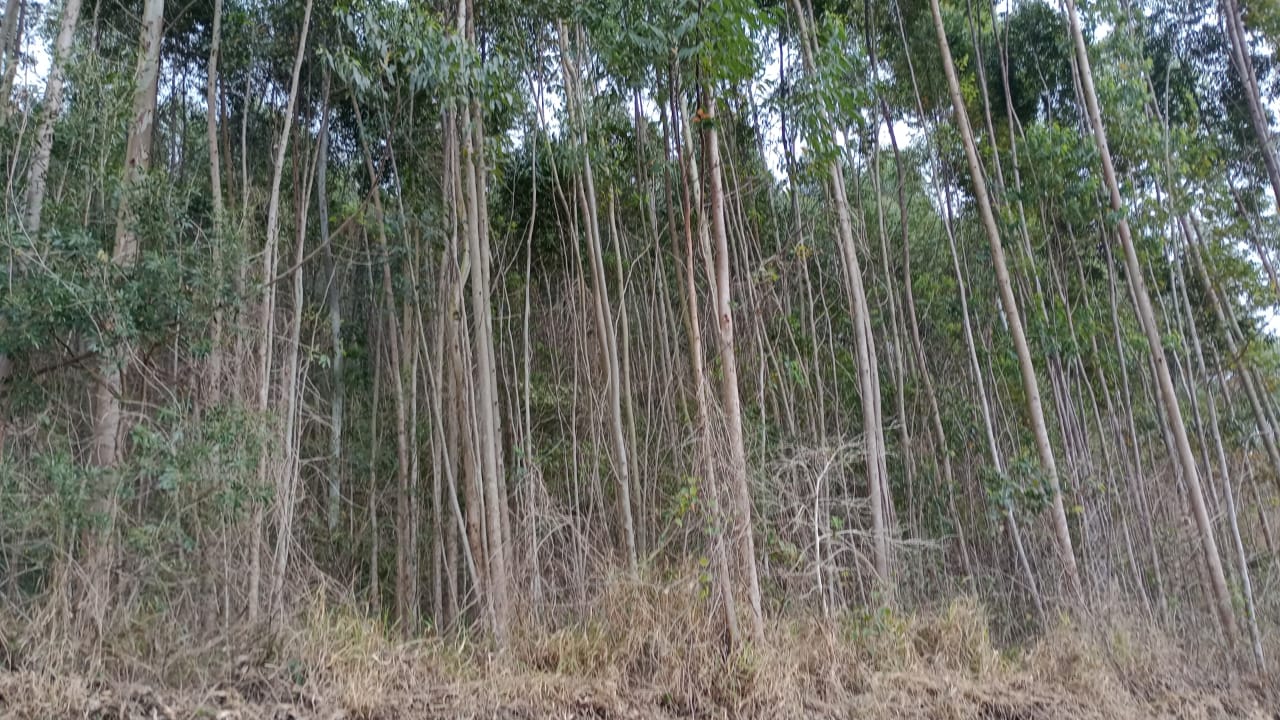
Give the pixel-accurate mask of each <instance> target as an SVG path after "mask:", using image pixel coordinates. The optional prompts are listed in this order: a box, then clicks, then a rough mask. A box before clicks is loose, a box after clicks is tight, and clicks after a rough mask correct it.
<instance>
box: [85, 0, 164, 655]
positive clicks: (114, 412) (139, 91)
mask: <svg viewBox="0 0 1280 720" xmlns="http://www.w3.org/2000/svg"><path fill="white" fill-rule="evenodd" d="M72 1H73V2H74V1H75V0H72ZM163 21H164V0H146V3H145V4H144V6H143V9H142V31H141V37H140V40H139V50H138V66H137V75H136V78H135V82H136V84H135V86H134V95H133V115H132V122H131V123H130V125H129V137H128V142H127V144H126V149H125V168H124V179H123V182H122V194H121V201H120V208H119V212H118V214H117V217H116V236H115V247H114V249H113V251H112V255H111V262H112V264H113V265H115V266H116V267H117V268H118V269H120V270H121V271H124V272H128V271H130V270H132V269H133V267H134V266H135V265H136V264H137V261H138V235H137V233H136V232H135V230H134V227H133V225H134V222H135V218H134V216H133V211H132V209H131V206H130V197H129V195H130V193H131V192H134V191H135V189H136V188H137V186H138V185H139V183H140V182H141V181H142V179H143V177H144V176H145V174H146V172H147V170H148V169H149V168H150V167H151V135H152V129H153V126H154V123H155V111H156V84H157V78H158V77H159V72H160V42H161V39H162V36H163V27H162V25H163ZM131 354H132V349H131V348H130V347H129V346H128V344H127V343H121V344H120V345H119V346H118V347H117V348H115V350H114V351H112V352H111V353H110V355H111V357H108V358H104V360H105V362H104V363H103V365H102V370H101V379H100V381H99V383H98V385H97V386H96V387H95V389H94V396H95V397H94V404H93V437H92V447H91V452H92V455H91V458H92V462H93V464H94V465H96V466H98V467H101V468H113V467H115V466H116V464H117V463H118V462H119V461H120V459H121V452H120V447H119V438H120V425H121V412H120V401H121V395H122V394H123V389H124V383H123V376H124V372H125V366H126V365H127V363H128V360H129V357H130V355H131ZM116 492H117V489H116V488H114V487H111V488H106V489H105V492H104V493H102V494H101V495H100V496H99V497H97V498H95V501H94V502H95V505H96V506H97V511H98V512H99V514H101V515H102V516H105V517H107V518H108V525H107V528H106V529H105V532H104V531H98V532H97V533H93V534H89V535H88V536H87V537H86V544H87V545H89V547H91V548H92V550H91V552H92V557H91V559H90V561H89V591H88V593H87V597H86V598H84V602H85V603H86V607H87V608H88V609H89V612H90V614H91V615H92V617H93V620H94V622H95V623H96V625H97V630H98V632H99V633H101V632H102V625H103V621H104V619H105V613H106V607H107V604H108V602H109V595H110V592H111V589H110V582H111V565H112V564H113V563H114V545H115V542H114V540H113V533H114V528H113V527H112V525H114V523H115V519H116V514H117V512H118V503H117V499H116Z"/></svg>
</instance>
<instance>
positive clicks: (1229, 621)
mask: <svg viewBox="0 0 1280 720" xmlns="http://www.w3.org/2000/svg"><path fill="white" fill-rule="evenodd" d="M1064 3H1065V5H1066V8H1067V19H1068V21H1069V23H1070V26H1071V37H1072V40H1073V42H1074V44H1075V55H1076V61H1077V63H1079V67H1080V81H1081V84H1082V86H1083V91H1084V99H1085V106H1086V108H1087V110H1088V115H1089V124H1090V126H1091V127H1092V128H1093V136H1094V142H1095V143H1096V144H1097V146H1098V154H1099V155H1100V156H1101V159H1102V175H1103V180H1104V181H1105V183H1106V187H1107V191H1108V194H1109V196H1110V201H1111V209H1112V211H1113V212H1115V213H1116V214H1117V215H1118V217H1119V221H1118V223H1117V230H1118V234H1119V236H1120V244H1121V246H1122V247H1123V249H1124V256H1125V273H1126V275H1127V276H1128V279H1129V284H1130V287H1131V288H1132V291H1133V295H1134V298H1135V299H1136V301H1137V303H1136V310H1137V313H1138V319H1139V320H1140V322H1141V323H1142V329H1143V331H1144V332H1145V334H1146V336H1147V344H1148V346H1149V348H1150V352H1151V360H1152V364H1153V365H1154V367H1155V372H1156V383H1157V388H1158V390H1159V397H1160V403H1161V405H1162V406H1163V408H1164V412H1165V416H1166V421H1167V424H1168V427H1169V430H1170V431H1171V432H1172V434H1173V441H1174V445H1175V447H1176V450H1177V458H1178V461H1179V464H1180V465H1181V466H1182V471H1183V477H1184V478H1185V480H1186V484H1187V489H1188V494H1189V496H1190V500H1191V508H1192V514H1193V515H1194V517H1195V521H1196V526H1197V529H1198V530H1199V533H1200V544H1201V547H1202V549H1203V552H1204V555H1205V561H1206V562H1207V563H1208V570H1209V575H1210V578H1209V579H1210V583H1211V585H1212V589H1213V595H1214V607H1215V609H1216V611H1217V617H1218V620H1219V622H1220V623H1221V625H1222V632H1223V634H1224V636H1225V637H1226V638H1227V639H1228V640H1229V641H1230V640H1232V639H1233V638H1234V635H1235V614H1234V611H1233V610H1232V607H1231V594H1230V591H1229V590H1228V589H1227V580H1226V575H1225V574H1224V572H1223V570H1222V559H1221V556H1220V555H1219V554H1218V544H1217V540H1216V539H1215V538H1214V534H1213V525H1212V523H1211V521H1210V519H1209V513H1208V510H1207V509H1206V507H1205V502H1204V494H1203V490H1202V488H1201V483H1200V473H1199V470H1198V469H1197V466H1196V460H1195V455H1194V454H1193V452H1192V450H1191V442H1190V440H1189V439H1188V437H1187V427H1186V424H1185V423H1184V422H1183V420H1182V409H1181V407H1179V404H1178V396H1177V391H1176V390H1175V389H1174V387H1173V378H1172V377H1171V375H1170V374H1169V365H1168V362H1167V360H1166V358H1165V354H1164V346H1163V344H1162V343H1161V340H1160V329H1159V327H1158V326H1157V324H1156V318H1155V312H1154V310H1153V309H1152V306H1151V296H1150V295H1149V294H1148V293H1147V287H1146V283H1145V281H1144V280H1143V277H1142V266H1141V264H1140V263H1139V260H1138V253H1137V250H1136V249H1135V247H1134V244H1133V238H1132V237H1131V235H1130V233H1129V222H1128V220H1127V219H1126V218H1125V216H1124V201H1123V199H1122V198H1121V196H1120V185H1119V182H1118V181H1117V179H1116V173H1115V168H1114V166H1113V165H1112V161H1111V151H1110V149H1109V148H1108V146H1107V133H1106V129H1105V127H1104V126H1103V124H1102V114H1101V111H1100V110H1099V107H1098V98H1097V95H1096V93H1095V92H1094V88H1093V71H1092V70H1091V68H1090V65H1089V49H1088V47H1087V46H1086V45H1085V40H1084V33H1083V31H1082V30H1081V28H1080V16H1079V14H1078V13H1077V12H1076V6H1075V3H1074V2H1073V1H1072V0H1064Z"/></svg>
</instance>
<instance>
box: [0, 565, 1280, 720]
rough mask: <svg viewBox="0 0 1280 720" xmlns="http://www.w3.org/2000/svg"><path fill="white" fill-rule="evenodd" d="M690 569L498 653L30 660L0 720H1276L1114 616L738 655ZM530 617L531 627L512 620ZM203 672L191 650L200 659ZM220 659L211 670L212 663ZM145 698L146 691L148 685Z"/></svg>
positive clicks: (348, 631) (889, 616) (919, 630)
mask: <svg viewBox="0 0 1280 720" xmlns="http://www.w3.org/2000/svg"><path fill="white" fill-rule="evenodd" d="M711 602H712V601H711V600H710V595H709V594H708V593H706V592H705V591H704V590H703V587H702V585H701V584H700V582H699V581H698V576H697V574H696V573H693V572H691V573H687V574H685V575H683V576H681V577H680V578H679V579H677V580H673V581H668V582H653V581H641V580H636V579H633V578H628V577H626V576H615V577H610V578H608V579H606V580H604V581H603V582H602V590H601V591H600V593H599V595H598V596H597V597H594V598H592V599H591V602H590V604H589V606H588V609H587V611H586V612H582V613H578V612H574V613H570V612H567V611H566V612H565V614H564V617H561V618H558V619H546V620H543V621H541V622H536V623H535V622H534V621H531V620H529V621H526V622H524V623H522V624H520V625H518V626H516V627H514V628H513V631H512V637H511V642H510V646H509V648H508V649H507V650H506V651H505V652H503V653H501V654H496V655H495V654H493V653H491V652H490V651H489V649H488V647H487V646H485V645H477V644H474V643H472V642H469V641H467V640H465V639H459V640H456V641H451V642H446V641H442V640H431V641H418V642H413V643H402V642H398V641H396V640H393V639H392V638H390V637H389V636H388V635H387V633H386V632H385V631H384V629H383V628H382V626H381V625H379V624H378V623H376V622H373V621H370V620H367V619H365V618H364V617H363V616H362V615H361V614H360V613H358V612H354V611H352V610H351V609H350V608H348V607H346V606H344V605H340V604H339V605H335V604H333V603H332V602H330V601H326V599H325V598H324V596H317V597H315V598H313V599H311V600H309V601H307V602H304V603H301V604H299V605H297V607H298V608H299V609H298V611H297V612H296V614H295V616H294V617H293V618H291V619H290V620H289V622H288V623H287V629H285V630H282V631H279V632H277V633H274V634H263V635H261V636H260V638H259V641H257V642H250V641H249V639H251V638H252V637H254V636H247V638H242V641H243V644H242V646H241V648H240V650H241V652H240V653H239V654H238V655H237V656H236V657H235V659H234V662H232V663H231V664H230V665H226V666H221V667H209V668H206V670H205V672H204V673H203V674H201V675H192V676H191V678H190V679H191V680H192V681H195V680H197V679H198V678H199V679H202V680H201V682H203V684H202V685H187V686H185V687H182V686H179V685H166V684H164V683H163V681H162V680H160V679H159V678H157V680H156V681H154V682H152V683H151V684H140V683H138V682H137V681H135V680H133V679H132V677H129V676H126V677H119V678H115V677H113V678H111V681H110V682H107V681H103V682H98V681H92V680H89V679H86V676H84V675H82V674H77V673H74V672H67V669H68V668H69V667H70V665H68V664H56V663H52V664H49V665H47V666H46V667H43V668H41V667H36V666H34V665H33V663H37V662H38V663H46V662H50V661H51V659H52V656H53V654H54V653H53V652H52V651H50V652H49V653H47V654H46V655H32V656H30V658H29V661H28V662H26V663H24V668H23V669H20V670H15V671H11V672H7V673H0V718H5V719H8V718H13V719H14V720H25V719H27V718H31V719H32V720H34V719H36V718H54V717H83V718H95V719H98V720H107V719H108V718H112V719H116V718H118V719H119V720H126V719H128V720H133V719H135V718H137V719H139V720H141V719H143V718H146V719H148V720H151V719H153V718H170V719H172V720H177V719H178V718H206V717H207V718H217V719H218V720H233V719H240V720H248V719H249V718H281V719H282V720H283V718H290V717H292V718H324V719H326V720H327V719H328V718H338V717H343V718H406V719H408V720H415V719H416V720H425V719H427V718H446V717H449V718H452V717H464V718H465V717H475V718H480V717H486V718H541V717H557V718H558V717H566V718H674V717H698V718H775V717H778V718H791V717H794V718H800V717H805V718H823V717H830V718H837V717H840V718H843V717H859V718H913V717H914V718H1073V719H1076V718H1078V719H1085V718H1156V717H1190V718H1197V717H1202V718H1217V717H1222V718H1226V717H1257V718H1262V717H1271V715H1270V714H1269V713H1273V712H1275V711H1276V710H1277V709H1280V705H1278V704H1277V700H1276V697H1275V696H1274V695H1273V694H1271V693H1270V692H1269V691H1268V690H1267V689H1266V687H1265V683H1261V682H1260V681H1259V680H1258V679H1256V678H1249V677H1232V674H1231V673H1230V672H1228V671H1226V670H1225V669H1224V668H1225V667H1228V666H1229V665H1230V664H1229V663H1225V662H1224V660H1225V657H1224V656H1222V655H1220V654H1214V653H1195V652H1188V651H1187V649H1186V647H1187V646H1185V645H1184V644H1181V643H1179V642H1175V641H1174V640H1173V639H1171V638H1170V637H1168V636H1167V635H1166V634H1164V633H1162V632H1160V631H1159V630H1158V629H1157V628H1155V627H1153V626H1152V625H1150V624H1148V623H1145V622H1142V621H1139V620H1134V619H1133V618H1131V617H1128V616H1126V615H1124V614H1123V613H1119V612H1107V613H1098V614H1096V615H1094V616H1091V617H1090V618H1089V620H1088V621H1087V622H1085V621H1080V620H1070V619H1066V618H1063V619H1061V620H1060V621H1059V622H1058V624H1057V625H1056V626H1055V627H1053V628H1052V629H1051V630H1049V631H1048V632H1047V633H1045V634H1044V636H1043V637H1041V638H1040V639H1039V640H1038V641H1037V642H1035V643H1034V644H1032V645H1030V646H1029V647H1027V648H1025V649H1022V650H1005V651H1003V652H1002V651H1001V650H1000V649H998V648H996V647H995V646H994V645H993V643H992V640H991V634H990V630H989V628H990V626H991V623H990V621H989V619H988V618H987V616H986V614H985V612H984V610H983V608H982V606H981V605H980V604H979V603H977V602H976V601H974V600H972V599H970V598H967V597H962V598H958V599H956V600H954V601H952V602H950V603H948V604H946V605H943V606H940V607H938V608H936V609H932V610H921V611H917V612H914V613H898V612H892V611H888V610H881V611H877V612H848V613H844V614H841V615H838V616H833V617H830V618H821V617H789V618H775V619H774V620H773V621H772V622H771V623H770V627H769V630H768V634H767V637H766V639H765V642H763V643H761V644H760V645H758V646H754V647H748V648H744V649H738V650H735V651H732V652H731V651H730V650H729V649H728V646H727V643H726V641H725V638H724V636H723V634H722V633H721V632H720V631H719V629H718V627H717V626H716V624H715V623H714V622H712V621H711V620H709V619H708V618H714V617H715V616H716V613H715V608H713V607H712V606H711V605H710V603H711ZM522 616H524V617H533V615H532V613H525V614H522ZM197 657H199V656H198V655H197V654H195V653H192V654H191V658H192V660H191V661H195V660H194V659H195V658H197ZM212 657H214V656H213V655H212V654H211V655H209V656H208V658H206V659H209V658H212ZM153 688H155V689H153Z"/></svg>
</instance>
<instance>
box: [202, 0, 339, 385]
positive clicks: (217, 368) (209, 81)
mask: <svg viewBox="0 0 1280 720" xmlns="http://www.w3.org/2000/svg"><path fill="white" fill-rule="evenodd" d="M221 47H222V0H214V1H213V28H212V30H211V31H210V37H209V60H208V63H207V65H206V69H205V132H206V134H207V136H208V146H209V194H210V198H211V199H212V200H213V240H212V242H211V244H212V246H213V248H212V250H213V253H212V254H213V274H214V278H215V279H216V282H217V285H218V287H219V289H221V287H222V278H223V273H224V270H225V268H224V267H223V264H224V261H223V248H222V244H223V242H225V238H224V237H223V230H224V228H225V221H226V210H225V208H224V206H223V201H222V165H221V161H220V160H219V148H218V53H219V51H220V48H221ZM322 132H323V130H322ZM223 315H224V313H223V310H222V303H221V302H217V303H216V305H215V307H214V311H213V342H212V345H211V347H210V349H209V362H208V368H209V377H208V380H207V385H208V387H207V390H208V392H209V401H210V402H211V403H213V404H217V403H219V402H221V400H222V380H223V377H222V376H223V372H224V371H223V365H224V357H223V345H224V342H223V331H224V320H225V318H224V317H223Z"/></svg>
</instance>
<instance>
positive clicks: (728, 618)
mask: <svg viewBox="0 0 1280 720" xmlns="http://www.w3.org/2000/svg"><path fill="white" fill-rule="evenodd" d="M672 85H674V83H672ZM671 95H672V101H671V111H672V121H673V123H672V124H674V125H678V126H679V127H680V128H682V130H683V129H686V128H687V121H686V120H685V119H684V117H683V114H682V113H678V112H677V100H676V99H675V98H676V95H677V93H676V92H675V91H674V87H673V92H672V93H671ZM681 140H683V142H680V141H681ZM691 140H692V138H691V137H690V136H689V134H688V133H687V132H682V133H680V134H679V135H677V138H676V143H675V144H676V146H677V148H679V150H680V152H681V155H682V157H680V158H678V160H679V161H680V162H679V164H680V166H681V167H683V168H684V170H685V171H684V172H683V173H682V178H683V193H682V204H683V210H684V212H683V215H684V243H683V245H684V273H683V274H684V285H685V298H686V299H685V303H684V304H685V306H686V310H687V316H686V318H685V328H686V330H687V331H688V340H689V356H690V366H691V368H690V369H691V370H692V375H693V377H692V380H693V384H694V392H693V394H694V406H695V408H696V412H697V416H696V419H697V434H698V438H699V440H700V443H699V453H698V454H699V455H700V458H699V460H700V464H701V466H702V470H703V483H704V484H705V486H706V487H708V488H709V489H710V491H711V508H710V513H711V514H710V521H711V522H714V523H719V522H720V521H721V518H720V514H721V510H720V508H721V505H722V504H721V500H720V495H721V494H720V482H719V478H718V477H717V476H718V473H717V472H716V465H715V447H714V442H713V439H712V434H711V418H710V412H709V410H708V403H709V400H708V398H707V389H706V385H707V381H706V377H705V375H704V373H705V362H704V359H703V352H702V321H701V319H700V318H699V317H698V315H699V313H698V290H697V276H696V274H695V271H694V259H693V258H694V251H693V235H694V233H693V227H692V223H693V219H692V216H693V212H694V208H695V207H696V208H697V211H698V215H699V217H698V224H699V234H701V233H703V232H705V228H706V225H707V223H706V220H705V219H704V218H703V217H702V208H701V202H700V193H699V192H698V182H697V165H696V164H695V163H694V161H693V158H692V157H688V158H685V157H683V155H684V154H690V155H691V154H692V144H691V142H690V141H691ZM671 229H672V233H673V234H674V233H675V226H674V223H673V225H672V228H671ZM712 545H713V553H714V555H715V559H716V575H717V576H718V585H719V590H720V596H721V600H722V601H723V602H724V605H725V608H724V609H725V629H726V630H727V631H728V634H729V642H730V644H731V645H733V646H737V644H738V641H739V636H740V630H739V627H738V611H737V601H736V599H735V597H734V591H733V582H732V579H731V578H730V574H729V551H728V548H727V542H726V537H725V533H723V532H720V533H716V534H715V536H714V537H713V538H712Z"/></svg>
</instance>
